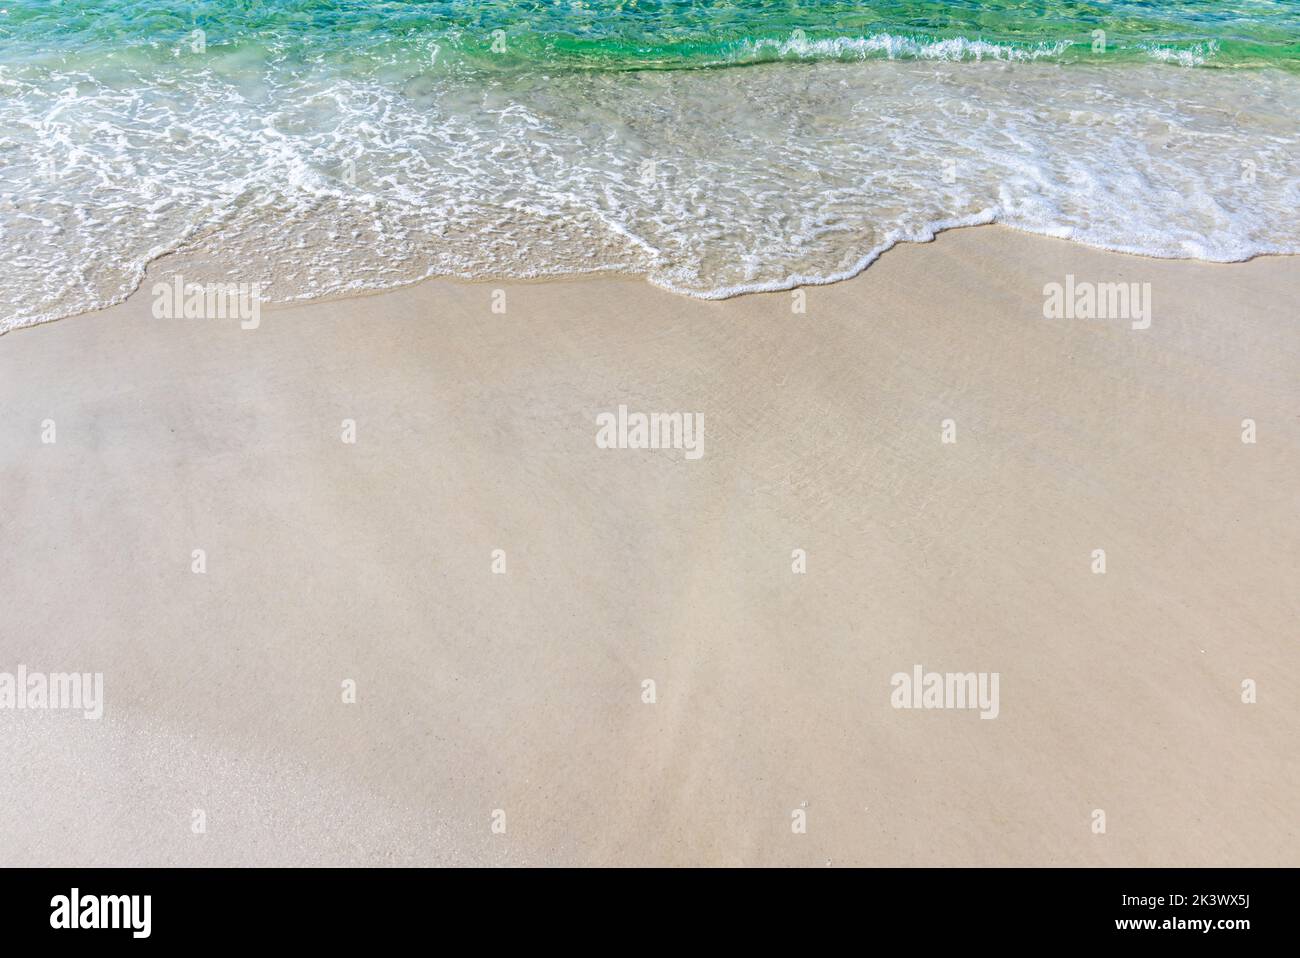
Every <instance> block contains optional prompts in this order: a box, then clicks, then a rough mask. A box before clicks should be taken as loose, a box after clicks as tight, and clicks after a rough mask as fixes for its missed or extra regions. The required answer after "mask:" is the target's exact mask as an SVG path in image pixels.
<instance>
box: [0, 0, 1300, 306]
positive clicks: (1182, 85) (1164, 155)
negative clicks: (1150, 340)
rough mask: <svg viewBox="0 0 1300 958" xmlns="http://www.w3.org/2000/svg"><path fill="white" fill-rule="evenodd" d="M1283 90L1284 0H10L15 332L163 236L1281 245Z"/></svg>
mask: <svg viewBox="0 0 1300 958" xmlns="http://www.w3.org/2000/svg"><path fill="white" fill-rule="evenodd" d="M1298 118H1300V0H1229V2H1216V0H1179V2H1151V0H1148V2H1138V0H1114V2H1101V0H1047V2H1038V3H1030V2H1019V0H983V2H973V0H870V2H857V3H850V2H844V0H797V2H792V0H782V2H776V0H733V2H721V0H718V2H680V0H572V2H542V0H518V2H506V0H489V2H480V3H462V2H442V0H423V2H421V0H199V2H190V3H175V2H164V0H0V251H3V253H4V255H5V264H6V270H5V271H4V272H3V273H2V274H0V331H3V330H5V329H9V328H13V327H15V326H21V325H26V324H29V323H33V322H39V321H42V320H46V319H51V318H57V317H60V316H65V315H69V314H71V313H75V312H78V311H81V310H85V309H91V308H95V307H98V306H103V305H106V304H108V303H112V302H116V301H119V300H121V299H122V298H123V297H125V296H126V295H129V294H130V293H131V292H132V291H133V290H135V289H136V288H138V287H139V285H140V283H141V282H142V281H143V280H144V279H145V277H146V274H147V271H150V270H153V271H154V272H160V273H165V272H166V270H168V269H177V268H180V267H178V266H176V265H175V264H176V263H178V262H179V263H183V264H185V265H184V269H185V270H187V273H186V276H187V278H194V279H196V280H198V279H205V278H206V279H212V280H235V281H240V280H243V281H248V282H258V283H259V284H261V285H262V287H263V288H264V289H266V290H269V292H270V295H271V297H272V298H274V299H293V298H301V297H311V296H316V295H322V294H328V293H337V292H342V291H347V290H353V289H369V288H379V287H385V286H391V285H394V284H398V283H404V282H410V281H414V280H417V279H420V278H421V277H425V276H430V275H456V276H467V277H483V276H505V277H512V276H540V275H555V274H566V273H579V272H592V271H610V270H616V271H621V272H630V273H636V274H640V275H644V276H646V277H647V278H648V279H649V280H650V281H651V282H654V283H656V284H658V285H661V286H664V287H666V288H669V289H673V290H677V291H680V292H683V293H686V294H689V295H694V296H706V297H717V296H728V295H734V294H737V293H743V292H748V291H755V290H772V289H784V288H788V287H790V286H793V285H796V284H800V283H818V282H830V281H834V280H836V279H840V278H843V277H846V276H851V275H853V274H854V273H856V272H857V271H859V270H861V269H863V268H865V267H866V266H867V265H868V264H869V263H870V262H871V261H872V260H874V259H875V257H877V256H878V255H879V254H880V253H881V252H882V251H883V250H886V249H888V248H889V247H890V246H892V245H894V244H895V243H898V242H902V241H916V240H926V239H929V238H931V237H932V236H933V235H934V234H935V232H936V231H938V230H940V229H944V228H947V227H951V226H957V225H965V224H976V223H989V222H1000V223H1005V224H1007V225H1010V226H1013V227H1016V228H1020V229H1024V230H1029V231H1033V232H1036V233H1042V234H1046V235H1052V236H1060V237H1067V238H1070V239H1074V240H1077V241H1080V242H1085V243H1089V244H1092V245H1095V246H1100V247H1105V248H1109V249H1116V250H1124V251H1129V252H1137V253H1144V254H1148V255H1154V256H1176V257H1196V258H1201V259H1207V260H1216V261H1229V260H1241V259H1247V258H1249V257H1251V256H1255V255H1259V254H1262V253H1286V252H1297V251H1300V222H1298V221H1297V216H1296V212H1295V211H1296V208H1297V205H1300V119H1298ZM204 271H206V272H204ZM198 272H204V275H202V276H200V275H196V274H197V273H198Z"/></svg>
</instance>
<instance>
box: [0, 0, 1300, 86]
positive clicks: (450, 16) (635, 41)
mask: <svg viewBox="0 0 1300 958" xmlns="http://www.w3.org/2000/svg"><path fill="white" fill-rule="evenodd" d="M196 29H197V30H202V31H203V32H204V33H205V35H206V40H207V42H208V43H209V44H213V45H220V46H228V47H232V48H255V49H258V50H260V51H264V52H265V53H266V54H268V55H269V56H273V57H282V58H294V59H298V60H301V61H310V60H319V59H322V58H326V57H338V58H341V59H346V60H349V61H351V63H352V65H353V68H354V69H359V70H365V69H375V70H379V71H382V70H384V69H385V68H387V67H390V66H391V65H392V64H393V63H394V62H403V61H404V62H407V63H412V62H420V61H423V60H424V59H426V57H427V56H428V54H429V53H430V52H431V50H433V49H434V48H437V49H438V51H439V56H440V59H441V60H442V61H443V62H444V63H445V64H457V65H466V66H471V67H473V68H478V69H509V68H511V67H518V66H521V65H531V66H536V65H545V66H549V67H554V68H581V69H613V70H618V69H646V68H691V67H710V66H717V65H727V64H744V63H753V62H763V61H769V60H777V59H813V58H819V59H832V58H834V59H859V58H862V57H868V56H870V57H881V58H888V57H889V56H890V55H891V54H892V55H893V56H896V57H907V56H926V55H942V53H940V52H939V51H943V50H945V48H944V47H942V46H940V44H941V43H942V42H943V41H956V42H955V43H949V46H948V47H947V48H946V50H947V54H948V55H951V56H968V57H972V58H974V57H976V56H979V55H980V54H981V52H984V53H986V54H991V55H994V56H996V55H998V54H999V52H1001V53H1002V54H1003V55H1017V54H1020V55H1027V56H1043V55H1050V56H1052V57H1054V58H1056V59H1059V60H1062V61H1078V60H1081V59H1088V60H1092V59H1094V58H1095V57H1096V56H1098V55H1099V54H1100V55H1103V56H1105V57H1107V58H1110V59H1115V60H1123V59H1126V58H1127V59H1137V60H1141V59H1144V58H1148V57H1151V56H1158V57H1171V58H1173V59H1175V60H1179V59H1180V58H1181V61H1182V62H1187V63H1194V64H1197V65H1207V66H1244V65H1277V66H1283V67H1288V68H1294V67H1295V66H1296V64H1297V62H1300V4H1298V3H1296V2H1293V0H1292V2H1288V0H1237V2H1228V3H1224V2H1218V0H1181V2H1165V3H1152V2H1122V0H1116V2H1109V0H1106V2H1099V0H1094V2H1086V0H1070V2H1062V0H1052V2H1047V3H1029V2H1023V0H1015V2H1008V0H981V2H973V0H907V2H898V0H891V2H880V0H876V2H869V3H849V2H843V0H798V2H790V0H736V2H683V0H577V2H568V0H564V2H544V0H519V2H506V0H488V2H478V3H457V2H453V3H446V2H423V3H415V2H401V0H384V2H376V0H370V2H326V0H205V2H194V3H187V4H175V3H170V2H164V0H115V2H114V0H55V2H50V0H39V2H37V0H10V2H9V3H8V7H7V10H6V13H5V14H4V15H3V16H0V43H3V46H4V48H5V49H4V53H3V56H4V57H5V59H6V60H11V61H12V60H14V59H24V58H29V57H31V56H33V55H34V54H35V55H41V54H52V55H54V56H56V57H57V56H66V55H68V54H72V55H75V56H78V57H87V56H89V57H94V56H103V57H107V58H111V57H119V58H127V57H130V56H133V55H136V54H138V53H140V52H142V51H149V50H155V51H161V52H162V54H163V55H166V51H167V49H168V48H169V47H172V46H175V45H177V44H179V43H182V42H183V41H186V40H187V38H188V36H189V34H190V33H191V31H193V30H196ZM497 30H500V31H502V32H503V34H504V35H503V36H494V33H493V32H494V31H497ZM1096 30H1101V31H1103V32H1104V33H1105V38H1104V39H1105V44H1104V48H1103V49H1102V50H1094V39H1095V38H1094V37H1093V31H1096ZM796 31H800V33H799V34H798V35H797V36H799V37H801V38H802V39H803V40H804V41H806V43H802V44H801V43H798V42H796V44H794V45H791V44H790V38H791V36H792V35H796V33H795V32H796ZM873 37H875V38H879V40H878V42H875V43H872V42H871V39H872V38H873ZM963 42H964V45H963ZM494 44H495V47H494ZM128 51H129V52H128ZM926 51H930V52H929V53H927V52H926Z"/></svg>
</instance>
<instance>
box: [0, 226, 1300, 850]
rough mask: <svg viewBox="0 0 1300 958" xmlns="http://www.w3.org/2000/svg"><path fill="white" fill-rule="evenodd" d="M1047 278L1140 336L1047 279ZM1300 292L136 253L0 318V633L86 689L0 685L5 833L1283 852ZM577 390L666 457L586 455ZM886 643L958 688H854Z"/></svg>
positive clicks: (1198, 277)
mask: <svg viewBox="0 0 1300 958" xmlns="http://www.w3.org/2000/svg"><path fill="white" fill-rule="evenodd" d="M1066 273H1072V274H1074V275H1075V276H1077V277H1078V278H1080V279H1087V280H1092V281H1104V282H1110V281H1134V282H1149V283H1151V286H1152V291H1153V294H1152V295H1153V300H1152V301H1153V306H1154V310H1153V321H1152V325H1151V328H1150V329H1148V330H1141V331H1135V330H1133V329H1131V328H1130V325H1129V323H1127V322H1124V321H1118V320H1106V321H1100V320H1091V321H1090V320H1047V319H1044V318H1043V316H1042V305H1043V294H1042V290H1043V286H1044V284H1045V283H1049V282H1054V281H1056V282H1060V281H1063V279H1064V276H1065V274H1066ZM498 287H500V288H504V289H506V291H507V304H508V310H507V312H506V313H505V314H504V315H499V314H494V313H493V312H492V311H491V309H490V303H491V294H492V290H493V289H494V288H498ZM1298 294H1300V269H1297V264H1296V260H1295V259H1288V258H1269V259H1260V260H1255V261H1253V262H1250V263H1245V264H1236V265H1226V266H1224V265H1220V266H1214V265H1206V264H1199V263H1191V262H1173V261H1157V260H1150V259H1143V258H1138V257H1127V256H1120V255H1116V254H1109V253H1103V252H1098V251H1094V250H1089V249H1086V248H1082V247H1079V246H1076V245H1072V244H1069V243H1065V242H1060V241H1055V240H1046V239H1041V238H1036V237H1031V236H1027V235H1023V234H1019V233H1015V232H1012V231H1010V230H1006V229H1002V228H995V227H985V228H979V229H975V230H963V231H956V232H951V233H947V234H945V235H943V236H942V237H940V239H939V240H938V241H936V242H935V243H933V244H929V245H926V246H910V247H909V246H904V247H900V248H898V249H895V250H893V251H891V252H890V253H888V254H887V255H885V256H884V257H883V258H882V259H881V261H880V262H878V263H877V264H876V265H875V266H873V267H872V268H871V269H870V270H868V271H867V273H866V274H864V275H863V276H861V277H859V278H858V279H856V280H853V281H851V282H847V283H842V284H838V285H835V286H829V287H822V288H814V289H810V290H808V291H807V297H808V298H807V313H806V314H802V315H799V314H792V313H791V296H790V294H771V295H765V296H757V297H745V298H741V299H736V300H731V301H727V302H721V303H716V302H715V303H704V302H698V301H694V300H690V299H686V298H682V297H678V296H674V295H671V294H668V293H665V292H661V291H659V290H656V289H654V288H652V287H650V286H648V285H646V284H645V283H643V282H641V281H640V280H637V279H632V278H627V279H621V278H619V279H598V280H596V279H588V280H573V281H556V282H545V283H523V284H491V283H488V284H466V283H455V282H443V281H437V282H429V283H424V284H422V285H419V286H416V287H411V288H407V289H402V290H397V291H393V292H389V293H385V294H381V295H374V296H369V297H364V298H356V299H347V300H339V301H334V302H327V303H317V304H312V305H306V306H300V307H292V308H268V309H265V310H264V312H263V316H262V324H261V328H259V329H257V330H256V331H241V330H240V329H239V328H238V324H237V323H236V322H234V321H218V320H189V321H186V320H159V319H154V318H153V317H152V316H151V315H150V299H149V295H148V291H147V285H146V288H145V290H144V291H142V293H141V294H140V295H137V296H136V297H134V298H132V299H131V300H130V301H128V302H127V303H125V304H123V305H122V306H120V307H117V308H114V309H110V310H107V311H104V312H102V313H98V314H91V315H86V316H82V317H77V318H74V319H70V320H65V321H62V322H58V323H53V324H49V325H46V326H40V327H35V328H31V329H25V330H19V331H16V332H13V333H10V334H8V335H5V336H3V337H0V407H2V408H3V409H4V411H5V414H4V416H3V419H2V420H0V570H3V577H4V583H5V593H6V599H5V602H4V607H3V614H2V615H0V671H6V670H8V671H13V670H14V669H16V667H17V666H18V665H19V664H24V665H26V666H27V667H28V668H29V669H34V670H44V671H47V672H60V671H71V670H77V671H84V672H95V671H100V672H103V673H104V682H105V695H106V704H105V714H104V718H103V719H102V720H101V721H99V722H93V721H87V720H84V719H82V718H80V717H78V716H77V715H74V714H71V713H68V712H55V711H44V712H35V711H24V712H18V711H12V710H8V711H0V754H3V755H4V756H5V757H6V768H5V774H3V775H0V864H5V865H34V864H41V865H44V864H58V865H133V864H146V863H148V864H154V863H158V864H166V863H175V864H242V863H259V864H313V863H329V864H344V863H347V864H366V863H387V862H398V863H426V864H440V863H485V864H495V863H516V864H552V863H554V864H580V863H614V864H632V863H670V864H741V863H744V864H803V865H825V864H827V863H828V862H830V863H832V864H836V865H840V864H961V865H974V864H991V865H1010V864H1030V865H1056V864H1093V865H1119V864H1129V865H1211V864H1214V865H1242V864H1244V865H1265V864H1273V865H1291V866H1295V865H1300V839H1298V838H1297V828H1298V827H1300V825H1298V823H1300V755H1298V751H1300V750H1297V748H1296V742H1297V740H1298V739H1300V687H1298V684H1300V678H1298V677H1300V642H1298V641H1297V622H1300V614H1298V613H1300V589H1297V582H1298V581H1300V535H1297V520H1296V517H1297V507H1298V506H1300V496H1298V494H1297V490H1298V489H1300V483H1298V482H1297V478H1296V477H1297V473H1298V472H1300V418H1298V417H1297V398H1298V393H1300V388H1298V387H1300V323H1297V315H1296V303H1297V302H1298V301H1300V297H1298ZM619 404H626V405H627V406H629V407H630V408H631V409H633V410H640V411H644V412H651V411H655V412H670V411H693V412H699V413H702V414H703V417H704V423H705V445H704V455H703V457H702V458H700V459H699V460H697V461H687V460H685V459H684V458H683V456H682V453H681V452H678V451H663V450H659V451H642V450H602V449H598V448H597V447H596V444H595V442H594V436H595V432H596V426H595V417H596V415H597V413H599V412H601V411H605V410H613V409H616V408H617V407H618V405H619ZM1245 418H1251V419H1253V420H1255V422H1256V423H1257V430H1258V441H1257V442H1256V443H1254V444H1244V443H1243V442H1242V441H1241V431H1242V430H1241V422H1242V420H1243V419H1245ZM46 419H52V420H54V421H55V423H56V426H57V442H56V443H54V444H42V443H41V430H42V425H41V424H42V422H43V420H46ZM344 419H352V420H355V421H356V423H357V430H358V440H357V442H356V444H355V445H349V444H345V443H343V442H341V441H340V426H341V422H342V420H344ZM944 419H952V420H954V421H955V423H956V430H957V442H956V443H954V444H944V443H942V442H941V441H940V438H941V422H942V420H944ZM196 548H201V549H204V550H205V551H206V556H207V572H206V574H204V575H196V574H193V573H192V572H191V571H190V569H191V550H193V549H196ZM795 548H802V549H804V550H806V551H807V555H808V571H807V573H806V574H803V575H796V574H792V572H791V550H792V549H795ZM1098 548H1102V549H1105V551H1106V559H1107V571H1106V574H1104V575H1098V574H1094V573H1093V572H1092V571H1091V568H1090V566H1091V563H1092V557H1091V553H1092V550H1094V549H1098ZM494 549H502V550H504V551H505V553H506V557H507V558H506V561H507V571H506V573H505V574H504V575H495V574H493V573H492V571H491V563H492V558H491V553H492V550H494ZM916 664H921V665H923V666H924V667H925V668H926V669H927V670H937V671H962V672H965V671H976V672H997V673H999V675H1000V703H999V708H1000V710H999V715H998V717H997V718H996V719H995V720H992V721H984V720H981V719H979V717H978V715H977V714H976V713H975V712H972V711H949V710H929V711H927V710H900V709H895V708H892V707H891V704H890V692H891V688H890V677H891V675H892V674H894V673H896V672H910V671H911V670H912V667H913V666H914V665H916ZM344 679H353V680H355V681H356V683H357V688H358V701H357V703H356V704H355V705H348V704H344V703H343V702H342V701H341V694H340V683H341V682H342V681H343V680H344ZM644 679H653V680H654V681H655V683H656V692H657V702H656V703H655V704H653V705H648V704H644V703H643V702H642V686H641V683H642V681H643V680H644ZM1247 679H1250V680H1253V681H1254V682H1255V683H1257V688H1258V701H1257V702H1256V703H1254V704H1245V703H1243V702H1242V692H1241V689H1242V682H1243V680H1247ZM194 809H203V811H204V813H205V815H206V820H207V831H206V833H205V834H202V835H196V834H193V832H192V830H191V821H192V812H193V810H194ZM494 809H502V810H504V811H505V816H506V823H507V827H506V832H505V834H493V833H492V830H491V826H492V821H493V818H492V813H493V810H494ZM1095 809H1101V810H1104V812H1105V815H1106V832H1105V834H1094V833H1093V830H1092V822H1093V812H1094V810H1095ZM795 810H800V811H802V812H803V813H804V814H805V815H806V821H807V832H806V834H795V833H794V832H792V828H791V823H792V812H794V811H795Z"/></svg>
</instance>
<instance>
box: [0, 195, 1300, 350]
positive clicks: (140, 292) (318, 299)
mask: <svg viewBox="0 0 1300 958" xmlns="http://www.w3.org/2000/svg"><path fill="white" fill-rule="evenodd" d="M983 229H993V230H1009V231H1011V232H1014V233H1020V234H1023V235H1025V236H1030V237H1034V238H1035V239H1041V240H1048V241H1054V242H1058V243H1066V244H1071V245H1074V246H1078V247H1082V248H1084V249H1088V250H1092V251H1095V252H1099V253H1109V254H1114V255H1116V256H1123V257H1131V258H1134V259H1138V260H1156V261H1160V262H1177V263H1194V264H1200V265H1204V266H1235V265H1239V264H1242V263H1251V262H1255V261H1257V260H1263V259H1280V258H1288V257H1300V250H1297V251H1295V252H1264V253H1255V254H1253V255H1251V256H1249V257H1246V258H1244V259H1237V260H1214V259H1200V258H1198V257H1195V256H1183V257H1180V256H1160V255H1159V254H1155V253H1139V252H1132V251H1130V250H1124V249H1111V248H1109V247H1106V246H1099V245H1095V244H1092V243H1089V242H1087V241H1086V240H1079V239H1073V238H1069V237H1063V236H1055V235H1052V234H1051V233H1039V232H1035V231H1034V230H1029V229H1024V228H1022V227H1019V226H1011V225H1008V224H1005V223H1001V222H999V221H997V220H989V221H981V222H975V223H963V224H957V225H954V226H940V227H938V228H936V229H935V231H934V233H933V235H932V236H931V237H930V238H929V239H900V240H895V241H893V242H892V243H890V244H889V245H888V246H886V247H884V248H883V249H880V250H878V251H875V252H872V253H870V254H867V255H866V256H864V257H863V259H862V261H860V262H861V265H859V266H856V267H854V268H853V269H852V270H850V271H846V272H844V273H840V274H834V275H832V276H829V277H825V278H820V277H813V278H802V277H801V278H800V279H798V280H797V281H786V280H782V281H780V283H781V285H773V286H770V287H764V288H755V289H743V290H739V291H737V292H727V293H724V294H719V295H712V294H709V295H697V294H694V293H691V292H689V291H687V290H680V289H675V288H672V287H668V286H662V285H660V284H658V283H655V282H654V281H653V280H652V279H651V278H650V276H649V274H646V273H640V272H631V271H626V270H621V269H618V268H610V269H604V268H594V269H592V270H589V271H586V272H573V273H554V274H544V275H538V276H518V277H512V276H507V275H487V276H472V277H471V276H455V275H443V274H438V275H428V276H423V277H420V278H418V279H411V280H404V281H400V282H395V283H394V284H393V285H391V286H376V287H365V288H361V289H351V290H339V291H334V292H326V293H320V294H306V295H304V296H302V297H296V298H290V299H281V300H267V301H264V302H263V303H262V304H261V305H262V308H264V309H271V310H285V309H294V308H298V307H302V306H314V305H319V304H329V303H340V302H347V301H348V300H351V299H365V298H369V297H372V296H382V295H384V294H386V293H391V292H396V291H398V290H404V289H411V288H414V287H419V286H421V285H423V284H425V283H460V284H464V285H468V286H485V285H492V286H526V285H533V284H538V283H566V282H582V281H584V280H590V279H615V280H632V281H639V282H642V283H645V284H646V285H647V286H650V287H652V288H654V289H655V290H659V291H662V292H665V293H668V294H670V295H673V296H680V297H683V298H685V299H688V300H697V301H699V302H726V301H728V300H735V299H741V298H744V297H749V296H768V295H775V294H778V293H789V292H791V291H793V290H796V289H816V288H818V287H823V286H835V285H837V284H840V283H847V282H852V281H853V280H855V279H857V278H858V277H860V276H862V275H864V274H865V273H866V272H867V271H868V270H869V269H871V268H872V267H873V266H875V265H876V264H877V263H878V262H880V261H881V259H882V258H883V257H885V256H887V255H888V254H890V253H892V252H893V251H894V250H896V249H898V248H900V247H907V246H927V245H929V244H932V243H934V242H935V241H937V240H938V239H940V237H942V236H944V235H945V234H947V233H953V232H961V231H965V230H983ZM173 259H178V260H182V261H185V260H187V259H189V260H197V261H199V262H202V260H203V255H202V253H201V252H199V251H179V252H170V253H166V254H163V255H162V256H160V257H158V258H157V259H155V260H153V261H152V262H150V263H149V264H148V266H147V267H146V269H145V273H144V276H143V277H142V278H141V280H140V282H139V284H138V285H137V286H136V287H135V289H133V290H131V292H129V293H127V294H126V295H125V296H124V297H123V298H122V299H120V300H117V301H115V302H112V303H109V304H107V305H104V306H96V307H92V308H90V309H85V310H81V311H79V312H75V313H69V314H68V315H66V316H56V317H53V318H51V319H43V320H40V321H39V322H35V323H28V324H27V325H23V326H15V327H12V328H10V329H0V337H4V336H6V335H9V334H11V333H14V332H17V331H19V330H22V329H33V328H36V327H39V326H46V325H49V324H50V323H60V322H64V321H66V320H70V319H77V318H79V317H83V316H93V315H95V314H98V313H103V312H105V311H107V310H112V309H116V308H118V307H121V306H124V305H125V304H126V303H128V302H130V301H131V300H133V299H135V298H137V297H145V296H148V295H149V294H148V292H146V289H147V287H149V286H151V285H152V284H153V283H156V282H160V281H161V280H160V279H159V277H158V275H157V274H158V272H159V267H160V265H162V264H165V263H166V262H167V261H169V260H173ZM225 281H229V280H228V279H227V280H225ZM209 282H211V283H219V282H223V280H219V279H212V280H210V281H209ZM787 282H788V284H787Z"/></svg>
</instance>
